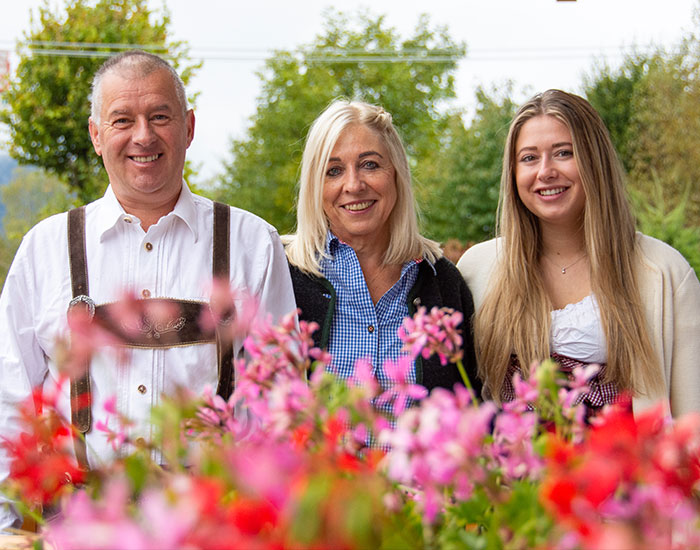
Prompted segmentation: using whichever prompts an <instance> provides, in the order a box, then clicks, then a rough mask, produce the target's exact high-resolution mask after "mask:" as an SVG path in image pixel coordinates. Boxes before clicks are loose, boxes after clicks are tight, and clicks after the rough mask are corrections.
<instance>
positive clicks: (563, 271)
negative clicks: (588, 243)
mask: <svg viewBox="0 0 700 550" xmlns="http://www.w3.org/2000/svg"><path fill="white" fill-rule="evenodd" d="M585 257H586V253H585V252H584V253H583V255H582V256H580V257H579V258H578V259H577V260H576V261H574V262H572V263H570V264H569V265H566V266H564V267H561V266H559V265H558V264H555V263H554V260H552V259H551V258H549V256H545V257H544V258H545V260H548V261H549V263H551V264H552V265H553V266H554V267H556V268H557V269H561V274H562V275H566V270H567V269H569V268H570V267H574V266H575V265H576V264H577V263H579V262H580V261H581V260H583V259H584V258H585Z"/></svg>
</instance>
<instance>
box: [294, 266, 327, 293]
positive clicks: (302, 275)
mask: <svg viewBox="0 0 700 550" xmlns="http://www.w3.org/2000/svg"><path fill="white" fill-rule="evenodd" d="M289 274H290V275H291V277H292V284H293V285H294V293H295V294H299V295H300V296H301V295H309V294H314V293H317V292H322V291H328V290H331V291H332V290H333V286H332V285H331V283H330V282H329V281H328V280H327V279H325V278H323V277H317V276H316V275H312V274H310V273H306V272H305V271H302V270H301V269H299V268H298V267H297V266H295V265H292V264H291V263H290V264H289Z"/></svg>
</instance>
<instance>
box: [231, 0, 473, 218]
mask: <svg viewBox="0 0 700 550" xmlns="http://www.w3.org/2000/svg"><path fill="white" fill-rule="evenodd" d="M325 18H326V20H325V25H324V28H325V33H324V34H322V35H319V36H317V37H316V39H315V40H314V41H313V43H312V44H310V45H309V46H307V47H302V48H300V49H298V50H296V51H280V52H277V53H276V55H275V56H274V57H272V58H271V59H269V60H268V61H267V62H266V64H265V67H264V69H263V70H262V71H261V72H260V73H259V77H260V79H261V80H262V92H261V94H260V96H259V98H258V107H257V112H256V114H255V115H254V116H253V118H252V121H251V122H252V124H251V126H250V128H249V129H248V131H247V135H246V136H245V137H244V138H243V139H240V140H235V141H233V143H232V147H231V153H232V157H233V158H232V160H231V161H230V163H229V164H228V165H227V166H226V170H225V174H224V176H223V178H222V186H221V192H220V194H219V198H220V199H222V200H226V201H228V202H230V203H231V204H234V205H236V206H240V207H242V208H245V209H247V210H250V211H253V212H255V213H256V214H258V215H260V216H262V217H263V218H265V219H266V220H268V221H269V222H270V223H272V224H274V225H276V226H277V227H278V228H279V229H280V230H281V231H289V230H291V229H292V228H293V227H294V213H293V207H294V202H295V198H296V182H297V178H298V171H299V162H300V160H301V153H302V151H303V147H304V138H305V136H306V133H307V131H308V128H309V126H310V125H311V123H312V122H313V121H314V119H315V118H316V117H317V116H318V115H319V114H320V113H321V111H322V110H323V109H324V108H325V107H326V106H327V105H328V104H329V103H330V102H331V101H332V100H333V99H335V98H338V97H345V98H348V99H360V100H364V101H368V102H371V103H376V104H380V105H382V106H383V107H384V108H385V109H386V110H387V111H388V112H390V113H391V114H392V117H393V120H394V124H395V125H396V127H397V128H398V130H399V132H400V133H401V135H402V138H403V139H404V142H405V145H406V149H407V151H408V154H409V156H410V158H411V161H412V165H413V167H414V172H415V173H416V174H419V175H420V174H422V173H423V172H425V173H426V174H430V173H431V169H430V168H429V167H425V168H424V166H425V164H427V163H429V162H430V161H429V160H427V159H430V158H432V156H433V155H434V154H435V151H436V150H439V149H440V139H441V135H442V133H443V132H444V131H445V129H446V127H447V121H448V120H449V116H448V115H447V114H444V112H443V111H444V109H443V108H444V101H445V100H447V99H450V98H452V97H454V77H453V73H454V70H455V69H456V62H457V59H458V58H459V57H461V56H463V55H464V51H465V50H464V46H463V45H462V44H459V43H456V42H455V41H454V40H452V39H451V38H450V36H449V35H448V33H447V31H446V30H445V29H444V28H432V27H431V26H430V23H429V20H428V18H427V17H426V16H422V17H420V19H419V21H418V24H417V26H416V29H415V31H414V34H413V36H411V37H410V38H408V39H406V40H401V39H400V38H399V36H398V34H397V32H396V31H395V30H394V29H392V28H389V27H387V26H386V23H385V20H384V17H374V16H371V15H369V14H366V13H359V14H357V15H355V16H353V17H349V16H346V15H344V14H342V13H336V12H327V13H326V14H325ZM348 56H349V57H350V58H352V57H356V58H357V57H360V58H361V59H360V60H358V59H354V60H353V59H348ZM429 56H437V59H435V60H433V61H431V62H420V61H417V59H424V58H426V57H429Z"/></svg>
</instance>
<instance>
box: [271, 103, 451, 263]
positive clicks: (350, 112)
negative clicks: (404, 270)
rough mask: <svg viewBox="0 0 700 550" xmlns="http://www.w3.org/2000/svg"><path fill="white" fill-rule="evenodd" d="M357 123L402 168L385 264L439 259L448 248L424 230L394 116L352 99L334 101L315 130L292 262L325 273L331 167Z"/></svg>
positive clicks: (291, 244)
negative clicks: (330, 161)
mask: <svg viewBox="0 0 700 550" xmlns="http://www.w3.org/2000/svg"><path fill="white" fill-rule="evenodd" d="M353 125H362V126H365V127H366V128H369V129H370V130H372V131H373V132H375V133H376V134H377V135H378V136H379V137H380V138H381V139H382V140H383V142H384V145H385V146H386V148H387V150H388V151H389V160H390V162H391V164H392V165H393V166H394V170H395V173H396V204H395V205H394V209H393V211H392V212H391V215H390V217H389V226H390V239H389V246H388V248H387V250H386V252H385V254H384V263H385V264H401V263H404V262H407V261H409V260H411V259H414V258H423V257H425V258H427V259H429V260H430V261H432V262H434V261H435V260H437V259H438V258H440V257H441V256H442V251H441V249H440V246H439V244H438V243H436V242H434V241H431V240H429V239H426V238H425V237H423V236H421V235H420V233H419V232H418V216H417V213H416V206H415V200H414V198H413V190H412V188H411V171H410V169H409V167H408V159H407V158H406V151H405V150H404V147H403V144H402V143H401V138H400V137H399V135H398V133H397V132H396V129H395V128H394V126H393V124H392V121H391V115H390V114H389V113H387V112H386V111H385V110H384V109H382V108H381V107H377V106H376V105H370V104H369V103H363V102H360V101H346V100H336V101H334V102H333V103H331V104H330V105H329V106H328V107H327V108H326V110H325V111H323V112H322V113H321V114H320V115H319V117H318V118H317V119H316V120H315V121H314V123H313V124H312V125H311V128H310V129H309V134H308V137H307V139H306V146H305V148H304V154H303V156H302V160H301V175H300V180H299V196H298V198H297V228H296V234H295V235H290V236H287V237H285V241H286V251H287V258H288V259H289V262H290V263H291V264H292V265H294V266H296V267H298V268H299V269H301V270H302V271H304V272H306V273H310V274H313V275H316V276H320V275H321V269H320V260H321V258H322V257H323V256H324V254H325V246H326V235H327V232H328V228H329V225H328V219H327V218H326V215H325V213H324V211H323V185H324V182H325V175H326V167H327V165H328V159H329V158H330V156H331V152H332V151H333V148H334V147H335V144H336V142H337V141H338V138H339V137H340V135H341V134H342V133H343V132H344V131H345V130H347V129H348V128H349V127H351V126H353Z"/></svg>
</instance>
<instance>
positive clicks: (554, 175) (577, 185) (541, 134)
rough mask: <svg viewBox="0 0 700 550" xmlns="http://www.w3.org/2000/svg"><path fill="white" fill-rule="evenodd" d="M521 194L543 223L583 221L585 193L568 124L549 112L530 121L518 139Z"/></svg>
mask: <svg viewBox="0 0 700 550" xmlns="http://www.w3.org/2000/svg"><path fill="white" fill-rule="evenodd" d="M515 182H516V185H517V188H518V196H519V197H520V200H521V201H522V202H523V204H524V205H525V207H526V208H527V209H528V210H529V211H530V212H532V213H533V214H534V215H535V216H537V217H538V218H539V220H540V222H541V223H545V224H554V225H572V224H577V223H580V221H581V218H582V216H583V211H584V208H585V206H586V194H585V193H584V190H583V184H582V183H581V178H580V176H579V172H578V166H577V165H576V159H575V158H574V147H573V142H572V141H571V134H570V133H569V130H568V129H567V127H566V126H565V125H564V124H563V123H562V122H560V121H559V120H557V119H556V118H554V117H553V116H550V115H540V116H536V117H534V118H531V119H530V120H528V121H527V122H526V123H525V124H523V126H522V128H521V129H520V134H519V135H518V138H517V140H516V142H515Z"/></svg>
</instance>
